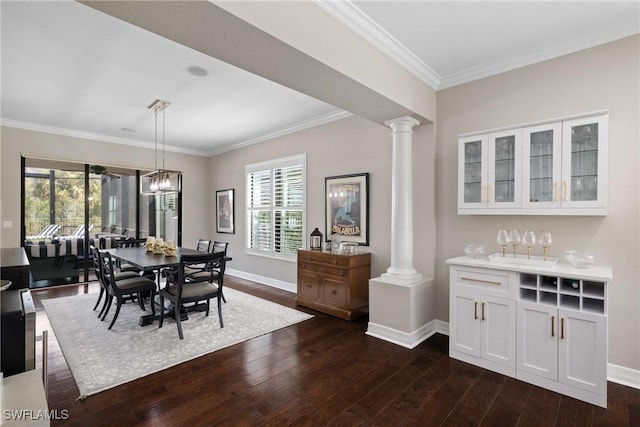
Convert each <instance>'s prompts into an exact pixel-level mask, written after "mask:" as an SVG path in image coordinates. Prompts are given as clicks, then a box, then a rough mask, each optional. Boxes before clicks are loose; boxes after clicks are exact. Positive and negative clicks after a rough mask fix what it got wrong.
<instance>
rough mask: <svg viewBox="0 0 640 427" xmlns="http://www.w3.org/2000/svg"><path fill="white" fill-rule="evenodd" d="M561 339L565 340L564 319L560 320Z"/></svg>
mask: <svg viewBox="0 0 640 427" xmlns="http://www.w3.org/2000/svg"><path fill="white" fill-rule="evenodd" d="M560 339H561V340H563V339H564V318H562V317H561V318H560Z"/></svg>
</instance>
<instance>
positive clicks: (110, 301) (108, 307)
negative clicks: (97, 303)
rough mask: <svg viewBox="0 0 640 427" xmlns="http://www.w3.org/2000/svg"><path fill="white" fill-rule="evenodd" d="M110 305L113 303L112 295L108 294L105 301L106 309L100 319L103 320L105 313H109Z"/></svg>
mask: <svg viewBox="0 0 640 427" xmlns="http://www.w3.org/2000/svg"><path fill="white" fill-rule="evenodd" d="M112 305H113V296H112V295H109V302H108V303H107V310H106V311H105V312H104V314H103V315H102V318H101V319H100V321H102V322H104V319H105V318H106V317H107V314H108V313H109V310H110V309H111V306H112Z"/></svg>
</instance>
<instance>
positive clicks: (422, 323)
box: [367, 274, 436, 348]
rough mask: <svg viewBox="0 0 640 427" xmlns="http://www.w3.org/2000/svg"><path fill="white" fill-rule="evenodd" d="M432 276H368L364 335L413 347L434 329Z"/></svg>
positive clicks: (432, 332) (433, 331)
mask: <svg viewBox="0 0 640 427" xmlns="http://www.w3.org/2000/svg"><path fill="white" fill-rule="evenodd" d="M434 293H435V290H434V285H433V279H432V278H424V277H422V275H421V274H417V275H416V276H414V277H412V278H409V277H407V278H402V277H401V278H398V276H395V275H390V274H383V275H382V276H380V277H376V278H374V279H370V280H369V324H368V327H367V335H370V336H373V337H376V338H380V339H382V340H385V341H389V342H391V343H394V344H397V345H401V346H403V347H406V348H414V347H415V346H417V345H418V344H420V343H421V342H422V341H424V340H426V339H427V338H429V337H430V336H431V335H433V334H434V333H435V332H436V320H435V307H434V296H435V295H434Z"/></svg>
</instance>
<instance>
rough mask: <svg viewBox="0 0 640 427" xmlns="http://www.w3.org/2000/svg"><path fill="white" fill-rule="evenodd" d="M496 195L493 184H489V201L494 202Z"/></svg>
mask: <svg viewBox="0 0 640 427" xmlns="http://www.w3.org/2000/svg"><path fill="white" fill-rule="evenodd" d="M495 197H496V193H495V191H494V190H493V184H489V203H493V200H494V199H495Z"/></svg>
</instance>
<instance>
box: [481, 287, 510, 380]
mask: <svg viewBox="0 0 640 427" xmlns="http://www.w3.org/2000/svg"><path fill="white" fill-rule="evenodd" d="M480 304H481V307H480V312H481V314H480V320H481V325H482V326H481V333H482V340H481V344H480V345H481V349H482V352H481V354H482V358H483V359H487V360H492V361H494V362H496V363H500V364H502V365H505V366H510V367H512V368H515V366H516V326H515V322H514V320H515V318H516V303H515V301H513V300H508V299H504V298H494V297H487V296H484V297H482V302H481V303H480Z"/></svg>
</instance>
